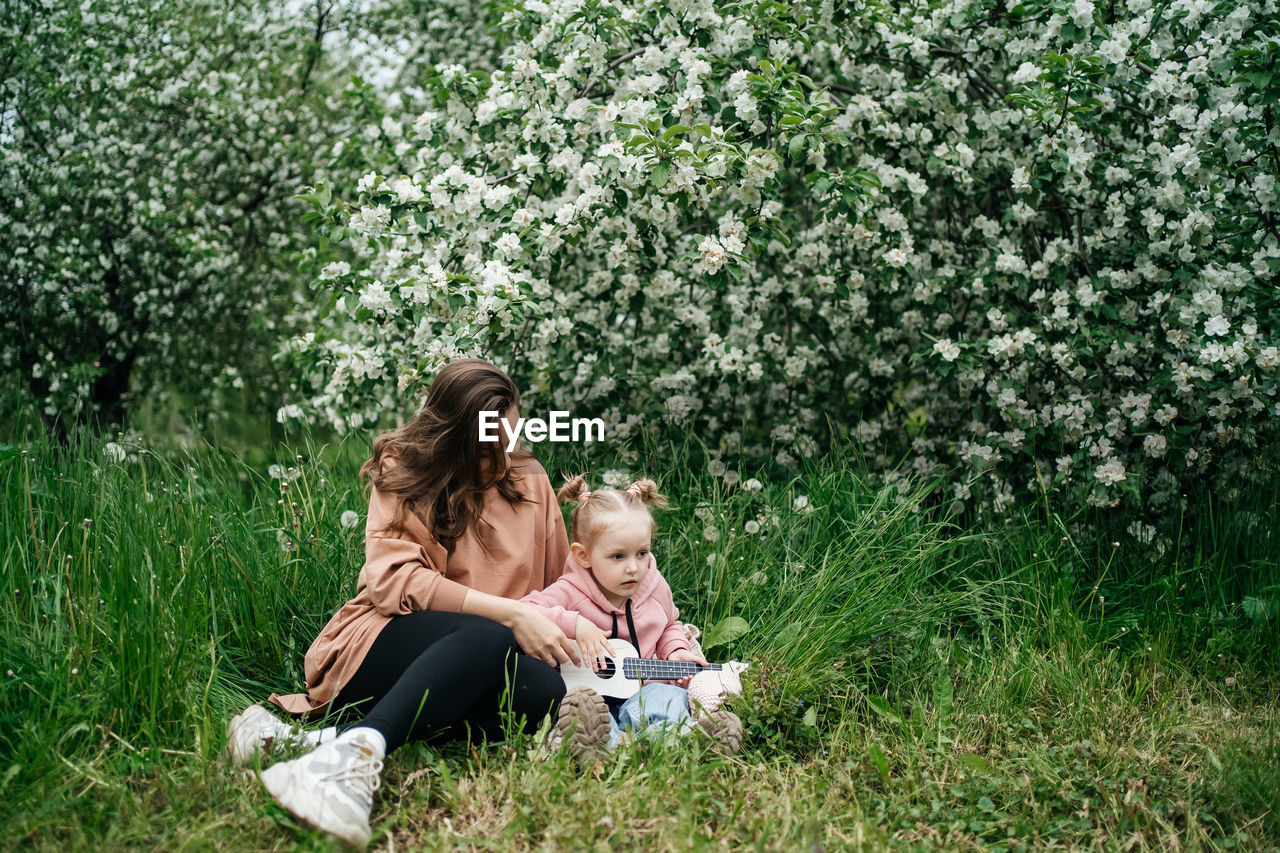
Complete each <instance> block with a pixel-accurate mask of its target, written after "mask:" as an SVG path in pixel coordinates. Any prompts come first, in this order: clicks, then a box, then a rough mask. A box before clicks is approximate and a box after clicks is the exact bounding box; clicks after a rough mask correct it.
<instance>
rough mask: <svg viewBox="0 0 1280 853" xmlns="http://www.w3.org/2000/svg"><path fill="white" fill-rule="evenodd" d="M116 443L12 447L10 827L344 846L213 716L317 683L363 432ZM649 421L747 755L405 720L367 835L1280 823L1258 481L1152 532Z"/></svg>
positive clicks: (495, 836)
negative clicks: (257, 770) (463, 729)
mask: <svg viewBox="0 0 1280 853" xmlns="http://www.w3.org/2000/svg"><path fill="white" fill-rule="evenodd" d="M129 451H130V458H128V459H126V460H125V461H122V462H116V461H113V460H112V459H111V458H109V457H108V456H106V455H105V454H104V451H103V440H101V439H94V438H92V437H89V436H84V435H77V436H75V437H74V438H73V442H72V444H71V446H69V447H66V448H59V447H55V446H51V445H50V444H49V443H47V442H45V441H43V440H32V441H30V442H28V443H24V444H21V445H17V444H15V445H12V446H6V447H3V448H0V478H2V479H3V484H4V490H3V493H2V494H0V515H2V516H3V519H4V529H5V531H6V536H5V538H4V540H3V544H2V545H0V590H4V595H3V596H0V674H2V675H0V839H3V840H4V846H5V847H13V846H17V847H19V848H31V849H59V850H60V849H67V848H72V849H82V848H89V847H94V848H101V849H138V848H142V849H210V848H215V847H216V848H220V849H222V848H230V849H279V848H299V847H300V848H304V849H333V848H336V846H337V845H336V844H334V843H333V842H331V841H330V840H329V839H327V838H325V837H323V836H320V835H318V834H317V833H314V832H310V831H308V830H306V829H305V828H303V827H299V826H297V825H296V824H295V823H294V821H293V820H292V818H291V817H290V816H289V815H288V814H287V813H286V812H284V811H282V810H281V809H280V808H279V807H277V806H276V805H275V804H274V802H273V801H272V800H271V799H270V797H269V796H268V795H267V794H266V793H265V791H264V790H263V789H262V788H261V785H260V784H259V783H258V782H257V781H256V779H255V778H254V776H253V772H252V771H251V770H236V769H233V768H231V767H230V766H228V765H226V764H225V763H223V762H222V761H221V760H220V758H219V751H220V750H221V748H222V746H223V743H224V737H225V735H224V729H225V725H226V721H227V719H229V717H230V716H231V715H232V714H234V713H235V712H237V711H239V710H240V709H241V708H243V706H244V705H246V704H247V703H249V702H251V701H255V700H261V699H263V698H265V696H266V695H267V693H269V692H271V691H273V690H275V691H284V692H292V691H294V690H297V689H300V687H301V684H302V673H301V666H302V655H303V652H304V651H305V650H306V647H307V645H308V644H309V643H310V641H311V639H312V638H313V637H314V636H315V634H316V633H317V632H318V631H319V629H320V627H321V626H322V625H323V624H324V623H325V622H326V621H327V620H328V618H329V616H330V615H331V614H332V612H333V611H334V610H335V609H336V608H337V607H338V606H339V605H340V604H341V603H342V602H343V601H345V600H346V598H347V597H348V596H349V595H350V594H351V593H352V592H353V591H354V582H355V576H356V574H357V572H358V570H359V567H360V564H361V561H362V558H363V546H362V541H361V533H362V530H363V524H362V523H361V524H359V525H357V526H356V527H355V528H351V529H348V528H344V527H342V525H341V524H340V522H339V519H340V517H341V515H342V513H343V512H344V511H346V510H354V511H356V512H358V513H360V515H361V519H363V512H364V509H365V505H364V499H363V492H362V489H361V487H360V484H359V483H358V482H357V480H356V470H357V468H358V467H359V465H360V463H361V462H362V461H363V459H364V456H365V454H366V453H367V451H368V447H367V445H366V444H362V443H361V442H359V441H348V442H344V443H339V444H333V445H328V446H324V447H312V446H308V445H306V443H305V442H304V443H303V444H302V445H301V447H300V449H298V450H295V449H292V448H289V449H286V448H278V449H277V450H276V451H275V452H274V454H272V453H262V452H261V451H260V452H259V453H258V454H257V457H258V458H255V459H254V460H253V463H252V464H249V463H246V462H245V461H243V460H242V459H240V458H238V457H236V456H235V455H234V454H232V453H230V452H227V451H219V450H216V449H213V448H210V447H208V446H207V445H204V444H202V443H200V442H198V441H197V443H196V446H195V447H194V448H192V449H190V450H182V451H172V452H171V451H169V450H166V449H164V448H161V447H157V448H155V449H148V448H146V447H141V446H131V447H130V448H129ZM298 454H300V455H301V457H302V458H301V460H299V459H298ZM646 454H647V455H645V456H644V457H642V458H652V459H660V460H662V461H661V462H660V463H657V464H655V465H654V466H653V470H652V471H650V473H651V474H653V475H655V476H656V478H657V479H658V480H659V481H660V483H661V485H662V487H663V489H664V490H665V491H666V492H667V493H668V494H669V495H670V496H671V498H672V499H673V503H674V506H673V508H672V509H671V510H669V511H667V512H664V513H663V514H662V515H661V516H660V518H659V536H658V538H657V540H656V542H655V550H656V552H657V554H658V557H659V560H660V565H661V566H662V568H663V571H664V573H665V574H666V575H667V577H668V578H669V579H670V581H671V583H672V586H673V588H674V590H675V591H676V601H677V604H678V605H679V606H680V608H681V610H682V612H683V614H684V615H685V617H686V618H687V619H688V620H689V621H693V622H695V623H696V624H699V625H701V626H703V628H704V631H705V632H706V636H705V637H704V640H705V641H706V642H707V644H708V646H709V647H710V652H711V656H712V657H713V658H718V659H723V658H727V657H730V656H736V657H739V658H750V659H751V660H752V661H753V666H752V669H751V670H750V673H749V678H748V679H747V684H746V690H745V691H744V695H742V696H741V697H737V698H735V699H734V700H733V706H734V707H735V709H736V710H737V711H738V713H739V714H740V715H741V716H742V717H743V720H744V723H745V724H746V728H747V735H748V737H747V742H746V745H745V748H744V750H743V752H742V753H741V755H739V756H738V757H737V758H735V759H733V760H729V761H725V760H719V759H715V758H713V757H712V756H710V755H709V754H706V753H704V752H703V751H702V750H701V749H700V748H699V747H698V746H697V745H694V744H685V743H681V744H669V743H668V744H661V743H660V744H653V745H647V746H645V747H643V748H641V749H638V750H636V751H634V752H630V753H624V754H620V755H618V756H615V757H614V758H611V759H610V760H609V761H606V762H603V763H602V764H600V765H598V766H597V767H596V768H594V769H593V772H591V773H587V774H582V773H579V772H577V771H576V770H575V768H574V767H573V766H572V765H570V764H569V763H567V761H566V759H565V758H564V757H563V756H553V757H552V758H551V759H550V760H549V761H545V762H544V761H541V760H538V759H537V758H536V757H535V756H534V752H535V751H536V750H535V746H536V744H535V743H534V742H533V741H532V740H531V739H529V738H525V737H513V738H511V740H510V741H509V742H506V743H500V744H489V745H470V746H468V745H455V746H451V747H448V748H444V749H439V750H438V749H433V748H430V747H426V746H423V745H418V744H413V745H410V746H408V747H406V748H404V749H403V750H401V751H399V752H397V753H396V754H395V755H393V756H392V757H391V760H390V761H389V762H388V767H387V771H386V773H385V777H384V783H383V787H382V790H381V791H380V793H379V795H378V797H377V799H376V800H375V818H374V829H375V839H374V843H375V845H381V846H382V847H384V848H385V847H387V846H388V845H389V844H391V843H393V844H394V846H395V848H396V849H406V848H424V849H453V848H457V847H464V848H473V847H474V848H497V849H513V848H514V849H591V848H596V849H602V850H604V849H614V848H616V847H620V846H629V847H640V848H644V849H661V850H665V849H710V848H718V847H720V846H724V845H727V846H729V847H731V848H739V847H747V848H751V849H761V850H774V849H776V850H792V849H800V848H807V849H828V850H833V849H857V848H861V847H866V848H872V849H874V848H880V847H884V846H903V847H907V848H932V849H976V848H992V847H997V848H1003V849H1031V848H1035V849H1039V848H1043V847H1054V846H1056V847H1060V848H1064V849H1067V848H1100V849H1121V848H1124V849H1169V848H1170V847H1174V846H1179V847H1183V848H1193V849H1200V848H1207V849H1231V848H1233V847H1241V848H1245V849H1258V848H1265V847H1275V846H1277V845H1280V778H1278V776H1277V773H1276V767H1277V766H1280V721H1277V714H1276V705H1275V695H1276V688H1277V685H1278V680H1277V671H1276V664H1277V661H1278V660H1280V654H1277V653H1278V652H1280V640H1278V639H1277V631H1276V627H1277V617H1276V616H1275V615H1273V602H1275V601H1276V600H1277V598H1278V597H1280V589H1277V584H1280V571H1278V570H1277V566H1278V565H1280V559H1278V556H1280V545H1278V544H1277V542H1276V541H1274V540H1272V539H1271V538H1270V537H1268V536H1266V535H1265V533H1266V532H1267V531H1270V530H1273V529H1276V526H1277V524H1276V523H1277V521H1280V506H1278V503H1280V502H1278V501H1277V495H1276V492H1275V490H1272V491H1270V492H1268V493H1260V494H1257V495H1255V496H1252V497H1251V498H1250V499H1249V500H1250V501H1251V502H1250V503H1247V504H1245V505H1236V506H1230V507H1228V506H1223V505H1221V504H1218V503H1216V502H1214V501H1213V500H1212V498H1211V497H1209V496H1204V497H1194V498H1193V499H1194V500H1195V501H1200V502H1201V503H1200V504H1198V505H1197V506H1198V507H1199V509H1200V511H1199V512H1198V513H1196V517H1197V518H1199V519H1201V520H1200V521H1199V522H1197V523H1196V524H1195V525H1194V526H1192V525H1190V524H1189V523H1187V522H1185V521H1180V520H1174V519H1171V520H1170V523H1171V525H1172V527H1171V535H1173V534H1176V536H1177V539H1176V541H1177V542H1178V545H1177V546H1176V547H1174V548H1173V549H1171V550H1170V551H1169V553H1168V554H1167V555H1166V557H1165V558H1163V559H1161V560H1154V561H1153V560H1152V559H1151V555H1150V553H1149V550H1148V549H1146V548H1144V547H1142V546H1141V545H1140V544H1138V543H1135V542H1134V541H1133V539H1132V538H1131V537H1122V536H1120V535H1119V534H1118V533H1117V534H1115V539H1114V541H1118V542H1120V543H1121V544H1120V545H1119V546H1113V545H1112V541H1113V539H1112V532H1111V531H1109V530H1107V529H1106V528H1105V525H1106V524H1107V523H1109V522H1111V523H1114V524H1116V525H1119V527H1118V528H1117V530H1122V529H1123V524H1122V522H1121V521H1117V520H1114V519H1107V518H1105V517H1099V518H1095V519H1080V518H1076V519H1061V518H1058V517H1057V516H1055V515H1054V514H1053V513H1052V512H1049V511H1046V510H1045V509H1044V508H1042V507H1037V508H1034V509H1032V510H1030V511H1029V512H1028V513H1027V514H1025V515H1020V516H1018V517H1016V518H1015V519H1013V520H1011V521H1010V523H1009V524H1008V525H1007V526H1005V527H1004V528H1002V529H999V530H995V531H988V532H976V531H970V530H963V529H958V528H956V527H955V526H954V525H952V524H950V523H948V521H947V519H946V517H945V516H944V515H942V514H941V512H940V511H939V510H937V509H934V508H932V505H933V502H932V501H931V497H930V496H931V493H932V492H931V489H932V487H933V486H934V485H935V484H928V483H924V484H920V486H919V487H918V488H915V489H895V488H884V487H881V486H879V485H877V484H876V483H875V482H874V480H873V479H872V478H870V477H868V476H867V475H866V474H865V473H864V472H863V471H861V469H860V468H859V467H858V466H857V465H856V464H855V463H851V462H848V461H841V460H840V459H839V458H838V457H837V456H833V457H831V458H829V459H826V460H819V461H815V462H813V463H812V464H811V465H810V466H809V469H808V470H806V471H805V472H804V473H803V475H802V476H800V477H798V478H796V479H795V480H787V479H784V478H781V477H770V476H769V474H770V473H771V472H769V471H767V470H762V471H759V472H756V476H758V477H759V479H760V480H761V481H762V482H763V483H764V488H763V489H761V490H760V491H758V492H749V491H746V490H745V489H743V488H741V486H739V487H738V488H734V489H726V488H725V487H724V485H723V481H721V480H718V479H716V478H712V477H710V476H707V475H705V474H704V473H702V472H703V471H704V470H705V466H704V464H703V463H702V462H701V461H700V460H699V457H698V456H697V454H696V453H695V452H694V451H693V450H691V449H690V448H688V447H668V448H665V449H661V451H659V450H655V449H653V448H648V449H647V450H646ZM272 462H274V463H277V464H280V465H282V466H283V467H285V468H289V467H293V468H294V469H295V470H296V471H297V477H296V479H293V480H291V481H290V482H289V483H288V484H287V486H283V487H282V485H281V481H279V480H276V479H273V478H271V477H270V476H268V475H267V471H266V465H267V464H270V463H272ZM575 464H580V463H578V462H576V461H575V460H572V459H560V460H558V461H557V463H555V464H553V463H552V462H548V468H549V469H551V470H552V474H553V479H555V480H557V481H558V473H559V472H558V470H556V469H557V468H558V467H559V466H564V468H565V470H566V471H568V469H570V468H573V466H574V465H575ZM617 467H624V466H623V465H622V463H621V462H619V463H618V464H617ZM574 470H575V471H576V470H577V469H576V468H574ZM593 470H594V469H593ZM743 475H744V479H745V478H746V477H749V476H750V473H749V472H745V471H744V472H743ZM597 479H598V477H597ZM799 495H804V496H805V497H807V498H808V503H809V509H808V510H807V511H806V510H805V509H796V508H795V498H796V497H797V496H799ZM775 519H776V523H774V520H775ZM86 520H87V521H86ZM748 522H755V523H758V524H760V525H761V529H760V531H757V532H754V533H748V532H747V524H748ZM1179 523H1181V526H1178V525H1179ZM1086 524H1092V525H1093V529H1094V530H1095V533H1094V534H1093V535H1086V534H1085V533H1083V532H1082V531H1083V530H1084V529H1086V528H1085V526H1084V525H1086ZM709 527H710V528H712V529H714V531H715V533H714V534H712V538H713V539H714V541H712V540H711V539H709V538H708V536H707V535H706V530H707V529H708V528H709ZM1242 533H1250V535H1247V536H1242V535H1241V534H1242ZM717 534H718V535H717ZM1250 601H1251V602H1252V603H1248V602H1250Z"/></svg>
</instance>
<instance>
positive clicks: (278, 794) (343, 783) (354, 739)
mask: <svg viewBox="0 0 1280 853" xmlns="http://www.w3.org/2000/svg"><path fill="white" fill-rule="evenodd" d="M366 731H371V730H366ZM374 735H375V736H376V735H377V733H376V732H374ZM384 749H385V746H384V745H383V744H382V743H378V742H375V740H374V738H371V737H369V736H368V735H366V734H365V733H363V732H358V733H356V734H355V735H354V736H353V735H351V734H350V733H348V734H345V735H340V736H339V737H338V738H337V739H336V740H331V741H329V742H328V743H325V744H321V745H320V746H318V747H316V748H315V749H314V750H312V751H311V752H309V753H307V754H306V755H304V756H302V757H301V758H295V759H294V760H292V761H282V762H280V763H278V764H275V765H272V766H271V767H268V768H267V769H266V770H264V771H262V784H264V785H266V786H267V790H268V791H270V792H271V796H273V797H275V798H276V801H277V802H279V803H280V805H282V806H284V807H285V808H286V809H288V810H289V811H290V812H292V813H293V815H294V816H295V817H297V818H299V819H300V820H304V821H306V822H307V823H309V824H311V825H312V826H314V827H316V828H318V829H322V830H324V831H325V832H328V833H330V834H331V835H336V836H337V837H339V838H341V839H342V840H343V841H346V842H347V843H348V844H353V845H355V846H357V847H364V846H365V845H366V844H368V843H369V835H370V830H369V813H370V812H371V811H372V809H373V792H374V791H376V790H378V786H380V785H381V784H382V777H381V773H382V758H383V754H384Z"/></svg>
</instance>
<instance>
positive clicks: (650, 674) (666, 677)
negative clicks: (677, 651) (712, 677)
mask: <svg viewBox="0 0 1280 853" xmlns="http://www.w3.org/2000/svg"><path fill="white" fill-rule="evenodd" d="M722 669H724V664H719V663H713V664H711V665H709V666H701V665H699V664H696V663H692V662H690V661H683V660H652V659H650V658H624V659H623V661H622V674H623V675H624V676H625V677H627V678H643V679H656V680H658V681H678V680H679V679H681V678H687V677H689V676H691V675H697V674H698V673H700V672H704V671H707V670H710V671H712V672H719V671H720V670H722Z"/></svg>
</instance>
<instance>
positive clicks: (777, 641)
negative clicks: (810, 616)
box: [773, 622, 804, 649]
mask: <svg viewBox="0 0 1280 853" xmlns="http://www.w3.org/2000/svg"><path fill="white" fill-rule="evenodd" d="M803 630H804V626H803V625H801V624H800V623H799V622H792V623H791V624H790V625H788V626H787V627H785V628H783V629H782V630H781V631H779V632H778V633H777V634H775V635H774V637H773V647H774V648H775V649H785V648H789V647H790V646H791V645H792V644H794V643H795V641H796V640H798V639H800V632H801V631H803Z"/></svg>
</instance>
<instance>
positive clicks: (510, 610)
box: [459, 589, 582, 666]
mask: <svg viewBox="0 0 1280 853" xmlns="http://www.w3.org/2000/svg"><path fill="white" fill-rule="evenodd" d="M459 610H461V611H462V612H463V613H474V614H475V615H477V616H484V617H485V618H487V619H492V620H493V621H495V622H501V623H502V624H503V625H506V626H507V627H508V628H510V629H511V630H512V631H513V632H514V633H515V635H516V642H517V643H519V644H520V648H521V649H523V650H524V653H525V654H527V655H529V656H530V657H535V658H537V659H538V660H541V661H544V662H545V663H548V664H550V665H551V666H559V665H560V664H562V663H566V662H568V661H573V662H574V664H581V663H582V660H581V658H580V657H579V656H578V647H577V645H576V644H574V642H573V641H572V640H570V639H569V638H568V637H566V636H565V634H564V631H561V630H560V628H559V626H557V625H556V623H555V622H552V621H551V620H550V619H548V618H547V617H546V615H544V614H543V613H542V611H540V610H538V608H536V607H534V606H533V605H532V604H525V603H524V602H521V601H513V600H512V599H510V598H503V597H502V596H499V595H490V594H489V593H487V592H480V591H479V590H475V589H468V590H467V594H466V597H465V598H463V599H462V606H461V607H460V608H459Z"/></svg>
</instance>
